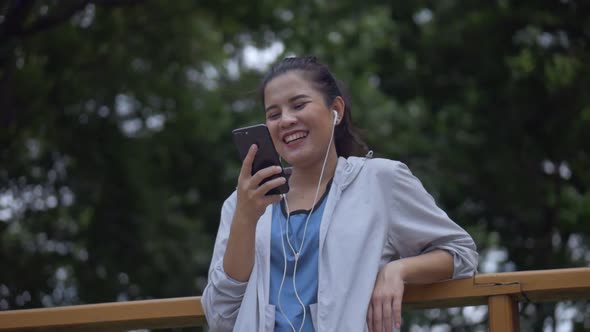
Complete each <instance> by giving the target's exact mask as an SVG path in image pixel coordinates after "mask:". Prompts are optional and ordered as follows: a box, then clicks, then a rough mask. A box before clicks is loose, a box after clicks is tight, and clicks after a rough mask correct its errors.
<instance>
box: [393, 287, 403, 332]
mask: <svg viewBox="0 0 590 332" xmlns="http://www.w3.org/2000/svg"><path fill="white" fill-rule="evenodd" d="M393 318H394V319H395V328H396V329H399V328H400V327H401V326H402V296H401V295H399V296H396V297H395V298H394V299H393Z"/></svg>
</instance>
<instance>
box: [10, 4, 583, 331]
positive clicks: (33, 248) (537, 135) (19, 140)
mask: <svg viewBox="0 0 590 332" xmlns="http://www.w3.org/2000/svg"><path fill="white" fill-rule="evenodd" d="M588 9H589V8H588V5H587V4H586V3H584V2H582V1H567V2H557V3H549V2H543V3H539V2H537V1H535V2H533V1H525V2H519V3H518V4H513V3H510V2H508V1H499V2H494V3H490V2H483V1H482V2H479V3H470V4H465V3H461V4H459V3H457V2H454V1H437V2H434V1H414V2H411V3H408V2H393V3H388V4H384V3H381V2H378V1H364V2H362V3H359V2H354V1H338V2H324V1H315V2H304V3H295V2H294V1H286V0H283V1H273V2H270V1H268V2H267V1H258V2H254V3H233V2H230V1H227V0H221V1H204V2H200V3H198V4H197V3H193V2H190V1H174V2H166V1H156V0H151V1H138V0H136V1H132V0H119V1H116V0H102V1H99V0H96V1H81V0H80V1H70V2H67V3H65V2H42V1H33V0H28V1H8V2H5V4H3V5H0V13H1V14H0V110H1V113H0V121H1V124H0V126H1V127H0V128H1V129H2V130H0V146H1V147H2V148H1V149H0V261H1V262H2V266H9V267H10V268H3V269H2V270H1V272H0V310H5V309H15V308H25V307H40V306H53V305H64V304H76V303H93V302H107V301H113V300H117V299H119V300H125V299H142V298H158V297H171V296H184V295H191V294H199V293H200V292H201V291H202V287H203V285H204V283H205V278H206V270H207V268H208V263H209V258H210V254H211V250H212V246H213V239H214V236H215V233H216V231H217V225H218V218H219V208H220V206H221V204H222V202H223V200H224V199H225V197H226V196H227V195H228V194H229V193H230V192H231V191H232V189H233V188H234V187H235V179H236V177H237V172H238V170H239V166H240V164H239V162H238V159H237V154H236V151H235V148H234V147H233V146H232V143H231V138H230V132H231V129H233V128H236V127H239V126H243V125H245V124H249V123H254V122H261V119H262V115H261V114H260V113H258V112H260V111H259V109H260V104H259V100H258V96H257V93H256V91H255V87H256V86H257V82H258V80H259V78H260V75H261V70H263V69H264V68H265V66H266V65H267V64H268V61H266V58H270V60H271V61H272V60H273V57H277V56H284V55H289V54H315V55H317V56H318V57H320V59H321V60H323V61H324V62H326V63H329V64H331V67H332V69H333V70H334V71H335V72H336V73H337V75H338V78H340V79H342V80H343V81H344V82H346V83H347V84H348V88H349V91H350V93H351V97H352V98H351V100H352V106H353V117H354V119H355V121H357V122H358V123H359V124H360V127H362V128H365V129H367V130H366V132H365V137H366V139H367V141H368V142H369V145H370V146H371V148H372V149H374V151H375V152H376V154H377V155H378V156H384V157H389V158H394V159H399V160H402V161H404V162H406V163H407V164H408V165H409V166H410V168H411V169H412V170H413V171H414V172H415V173H416V174H417V175H418V177H419V178H420V179H422V180H423V182H424V184H425V186H426V187H427V189H428V190H429V191H431V192H432V193H433V194H434V196H435V197H436V199H437V201H438V202H439V204H440V205H441V206H442V207H443V208H444V209H445V210H446V211H447V212H448V213H449V215H450V216H451V217H452V218H453V219H455V220H456V221H457V222H458V223H459V224H461V225H462V226H463V227H465V228H466V229H467V230H468V231H469V232H470V233H471V234H472V235H474V237H475V239H476V242H477V243H478V246H479V247H480V252H481V254H482V258H483V259H482V262H487V263H486V264H482V269H483V270H484V272H485V271H487V270H486V269H487V266H488V265H490V266H492V267H494V265H493V264H491V262H492V261H491V260H490V257H491V256H492V255H493V254H497V253H505V258H503V259H501V260H500V261H499V262H498V264H496V266H495V268H496V269H497V270H498V271H508V270H515V269H518V270H527V269H539V268H557V267H570V266H584V265H587V264H588V261H589V260H590V258H589V257H588V254H587V252H588V250H587V247H588V235H589V234H590V226H589V224H588V223H587V222H584V221H585V220H587V219H588V217H589V216H590V209H589V208H588V207H589V206H590V204H589V203H590V194H589V193H588V186H587V185H586V184H587V183H588V182H589V180H590V173H589V172H588V169H590V168H589V167H588V166H589V165H588V163H589V158H588V148H587V143H586V142H588V141H590V139H589V137H588V135H589V134H588V133H589V132H590V131H589V130H588V129H590V128H589V127H590V116H589V114H590V101H589V97H588V96H587V94H586V93H585V91H588V90H589V89H588V88H589V79H588V77H590V75H588V74H589V70H590V69H589V68H590V67H589V65H588V64H589V63H590V62H589V61H588V60H589V54H588V49H587V44H588V37H589V36H588V31H587V29H586V28H585V27H586V26H587V25H588V18H587V17H589V15H588V13H589V10H588ZM261 50H266V51H261ZM253 59H254V61H252V60H253ZM576 305H577V306H578V307H577V310H578V314H577V315H578V316H577V317H575V319H573V321H575V322H576V324H578V326H579V328H583V327H582V325H583V324H586V325H587V324H589V323H588V322H587V321H586V322H584V321H583V320H584V316H583V315H584V313H585V312H586V313H587V312H588V310H589V309H588V307H587V306H586V305H585V304H584V303H581V304H576ZM555 310H556V309H555V305H553V304H549V305H542V306H532V305H527V306H525V307H524V308H523V311H524V314H525V315H526V316H527V317H528V319H527V320H525V321H524V322H523V324H524V325H523V326H525V327H527V328H530V329H531V330H535V331H537V330H542V327H543V326H544V325H556V324H557V318H556V314H555ZM455 311H456V310H450V311H440V312H438V311H430V312H427V313H426V316H422V317H418V316H415V315H408V314H406V315H405V316H404V317H405V318H406V322H409V324H406V325H405V326H406V327H405V328H408V326H409V325H411V324H413V323H415V324H421V325H424V326H430V325H436V324H445V323H448V322H451V321H452V325H453V329H454V330H457V331H460V330H467V329H475V328H477V327H478V326H479V327H481V324H482V322H479V321H476V322H473V321H470V320H468V319H464V318H461V316H460V315H457V313H456V312H455ZM452 317H453V318H452ZM483 323H485V322H483Z"/></svg>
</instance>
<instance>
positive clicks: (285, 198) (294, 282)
mask: <svg viewBox="0 0 590 332" xmlns="http://www.w3.org/2000/svg"><path fill="white" fill-rule="evenodd" d="M337 120H338V113H336V111H334V124H333V126H332V134H331V135H330V142H329V143H328V149H327V150H326V155H325V157H324V162H323V164H322V170H321V172H320V178H319V180H318V185H317V188H316V192H315V197H314V199H313V204H312V206H311V210H310V211H309V214H308V215H307V219H306V220H305V226H304V228H303V238H302V239H301V244H300V245H299V250H298V251H295V248H294V247H293V245H292V244H291V240H290V239H289V219H290V217H291V211H290V210H289V203H288V202H287V195H286V194H283V200H284V201H285V209H286V210H287V221H286V227H287V228H286V232H285V236H284V237H286V238H287V243H288V244H289V248H290V249H291V252H293V255H294V256H295V264H294V266H293V290H294V291H295V297H296V298H297V301H298V302H299V304H300V305H301V308H302V309H303V320H302V321H301V326H300V327H299V332H301V331H302V330H303V325H304V324H305V316H306V310H305V304H304V303H303V301H302V300H301V298H300V297H299V293H298V292H297V283H296V275H297V265H298V262H299V254H300V253H301V250H302V249H303V244H304V242H305V235H306V234H307V225H308V223H309V219H310V218H311V214H312V213H313V210H314V208H315V204H316V202H317V199H318V195H319V193H320V187H321V185H322V178H323V177H324V170H325V168H326V162H327V161H328V156H329V155H330V148H331V147H332V141H333V140H334V128H335V127H336V122H337ZM279 227H280V232H281V246H282V248H283V262H284V268H283V277H282V279H281V285H280V286H279V293H278V295H277V305H278V307H279V311H280V313H281V314H282V315H283V316H284V317H285V319H286V320H287V323H289V326H291V329H292V330H293V332H296V330H295V327H294V326H293V323H291V321H290V320H289V318H288V317H287V315H285V313H284V312H283V308H282V306H281V291H282V290H283V284H284V283H285V277H286V274H287V253H286V251H285V241H284V237H283V235H282V234H283V226H282V223H281V222H279Z"/></svg>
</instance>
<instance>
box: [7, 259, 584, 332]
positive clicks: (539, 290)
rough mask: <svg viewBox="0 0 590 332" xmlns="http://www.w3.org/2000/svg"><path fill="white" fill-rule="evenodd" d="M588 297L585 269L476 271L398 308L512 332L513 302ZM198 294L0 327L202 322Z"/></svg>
mask: <svg viewBox="0 0 590 332" xmlns="http://www.w3.org/2000/svg"><path fill="white" fill-rule="evenodd" d="M569 299H590V268H575V269H558V270H540V271H525V272H509V273H493V274H478V275H476V276H474V277H473V278H469V279H462V280H451V281H445V282H440V283H435V284H429V285H408V286H407V287H406V291H405V294H404V309H411V308H432V307H439V308H440V307H456V306H467V305H480V304H488V305H489V306H490V331H495V330H497V331H502V332H504V331H517V330H518V316H517V312H515V308H516V307H515V305H516V303H517V302H528V301H530V302H544V301H560V300H569ZM205 324H206V321H205V316H204V313H203V309H202V307H201V301H200V297H198V296H195V297H184V298H172V299H161V300H144V301H130V302H115V303H101V304H87V305H76V306H66V307H55V308H46V309H27V310H12V311H4V312H0V331H19V332H32V331H58V330H65V329H67V331H124V330H132V329H141V328H149V329H153V328H170V327H186V326H202V325H205Z"/></svg>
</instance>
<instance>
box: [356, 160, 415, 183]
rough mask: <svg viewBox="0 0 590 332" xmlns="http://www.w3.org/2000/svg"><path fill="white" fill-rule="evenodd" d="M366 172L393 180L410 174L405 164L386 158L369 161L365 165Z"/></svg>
mask: <svg viewBox="0 0 590 332" xmlns="http://www.w3.org/2000/svg"><path fill="white" fill-rule="evenodd" d="M365 170H366V171H367V172H369V173H372V174H375V175H378V176H384V177H392V178H395V177H398V176H400V175H403V173H406V172H409V169H408V166H406V164H404V163H403V162H401V161H398V160H392V159H386V158H373V159H368V160H367V161H366V164H365Z"/></svg>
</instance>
